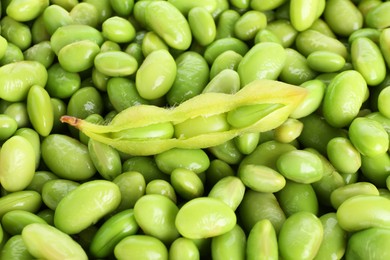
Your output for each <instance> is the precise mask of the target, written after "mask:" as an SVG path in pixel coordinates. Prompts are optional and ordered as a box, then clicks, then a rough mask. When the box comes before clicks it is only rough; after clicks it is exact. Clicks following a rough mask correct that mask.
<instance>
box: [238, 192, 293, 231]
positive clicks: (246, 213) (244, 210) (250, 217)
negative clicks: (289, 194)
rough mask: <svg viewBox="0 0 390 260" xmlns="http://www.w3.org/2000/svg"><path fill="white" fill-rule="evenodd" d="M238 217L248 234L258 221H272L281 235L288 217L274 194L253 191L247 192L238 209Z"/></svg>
mask: <svg viewBox="0 0 390 260" xmlns="http://www.w3.org/2000/svg"><path fill="white" fill-rule="evenodd" d="M254 209H256V210H254ZM237 216H238V217H239V219H240V223H242V227H243V229H244V230H245V231H246V232H248V233H249V232H250V230H251V229H252V228H253V226H254V225H255V224H256V223H257V222H258V221H261V220H263V219H268V220H269V221H271V223H272V226H273V227H274V229H275V231H276V233H279V231H280V229H281V227H282V225H283V223H284V222H285V220H286V215H285V213H284V212H283V210H282V209H281V207H280V205H279V202H278V200H277V199H276V197H275V195H274V194H273V193H264V192H257V191H253V190H247V191H246V192H245V195H244V198H243V200H242V202H241V204H240V206H239V207H238V215H237Z"/></svg>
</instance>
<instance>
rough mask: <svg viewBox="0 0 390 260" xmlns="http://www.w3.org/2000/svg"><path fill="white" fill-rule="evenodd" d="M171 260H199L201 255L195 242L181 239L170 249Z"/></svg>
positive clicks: (173, 243)
mask: <svg viewBox="0 0 390 260" xmlns="http://www.w3.org/2000/svg"><path fill="white" fill-rule="evenodd" d="M169 259H171V260H180V259H188V260H199V259H200V253H199V249H198V247H197V246H196V244H195V242H194V241H192V240H191V239H188V238H184V237H179V238H177V239H176V240H175V241H173V242H172V244H171V246H170V247H169Z"/></svg>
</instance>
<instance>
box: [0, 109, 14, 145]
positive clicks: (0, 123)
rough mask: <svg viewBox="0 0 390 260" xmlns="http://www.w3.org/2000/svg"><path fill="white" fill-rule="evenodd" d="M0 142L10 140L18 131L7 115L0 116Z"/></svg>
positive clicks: (12, 119) (12, 120)
mask: <svg viewBox="0 0 390 260" xmlns="http://www.w3.org/2000/svg"><path fill="white" fill-rule="evenodd" d="M0 129H1V131H0V133H1V134H0V140H1V141H4V140H7V139H8V138H10V137H11V136H12V135H13V134H14V133H15V131H16V129H18V123H17V122H16V120H15V119H14V118H12V117H10V116H8V115H5V114H0Z"/></svg>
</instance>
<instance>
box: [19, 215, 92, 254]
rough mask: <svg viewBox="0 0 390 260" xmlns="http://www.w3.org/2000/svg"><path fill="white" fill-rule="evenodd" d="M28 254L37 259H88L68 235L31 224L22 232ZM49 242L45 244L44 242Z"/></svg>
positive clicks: (45, 226) (49, 227) (48, 226)
mask: <svg viewBox="0 0 390 260" xmlns="http://www.w3.org/2000/svg"><path fill="white" fill-rule="evenodd" d="M22 238H23V242H24V243H25V244H26V247H27V250H28V252H29V253H30V254H31V255H33V256H34V257H37V258H52V257H54V258H58V259H66V258H77V259H80V260H81V259H88V257H87V255H86V253H85V252H84V250H83V249H82V247H81V246H80V245H79V244H78V243H77V242H75V241H74V240H73V239H72V238H71V237H70V236H69V235H67V234H65V233H63V232H61V231H60V230H58V229H57V228H55V227H52V226H50V225H47V224H40V223H33V224H30V225H28V226H26V227H25V228H24V229H23V231H22ZM47 239H49V241H51V243H50V244H45V242H44V241H48V240H47Z"/></svg>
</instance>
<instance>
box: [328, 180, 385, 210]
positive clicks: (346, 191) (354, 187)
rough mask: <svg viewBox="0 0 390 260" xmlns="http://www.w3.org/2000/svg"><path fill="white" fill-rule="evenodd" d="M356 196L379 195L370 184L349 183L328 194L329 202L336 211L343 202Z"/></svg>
mask: <svg viewBox="0 0 390 260" xmlns="http://www.w3.org/2000/svg"><path fill="white" fill-rule="evenodd" d="M357 195H379V191H378V189H377V188H376V187H375V185H374V184H372V183H370V182H356V183H351V184H347V185H345V186H342V187H339V188H337V189H335V190H334V191H333V192H332V193H331V194H330V202H331V203H332V206H333V207H334V208H335V209H338V208H339V207H340V205H341V204H342V203H343V202H344V201H346V200H347V199H349V198H351V197H354V196H357Z"/></svg>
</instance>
